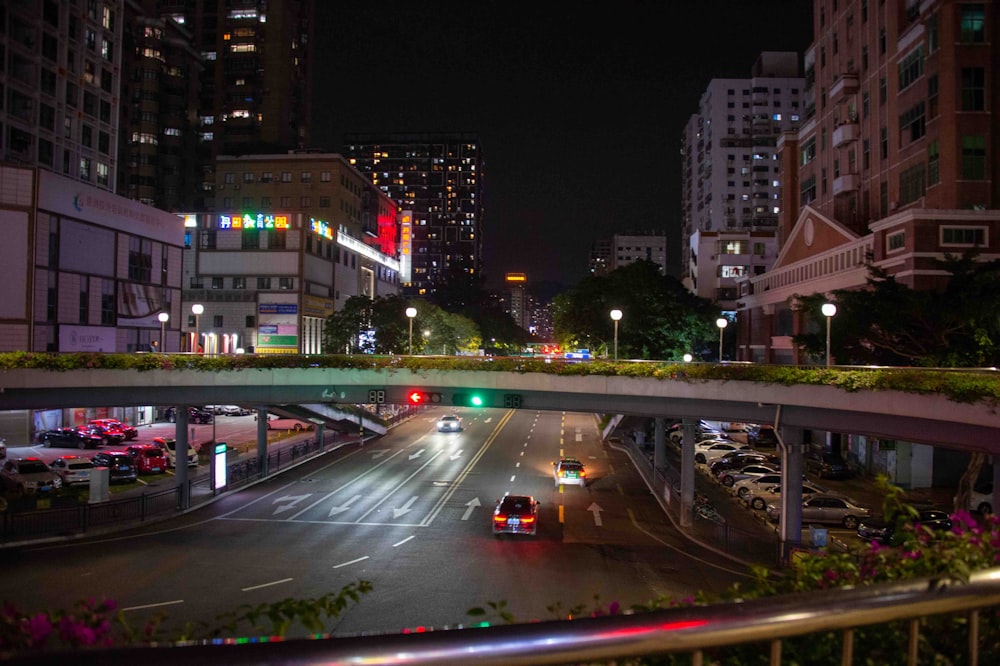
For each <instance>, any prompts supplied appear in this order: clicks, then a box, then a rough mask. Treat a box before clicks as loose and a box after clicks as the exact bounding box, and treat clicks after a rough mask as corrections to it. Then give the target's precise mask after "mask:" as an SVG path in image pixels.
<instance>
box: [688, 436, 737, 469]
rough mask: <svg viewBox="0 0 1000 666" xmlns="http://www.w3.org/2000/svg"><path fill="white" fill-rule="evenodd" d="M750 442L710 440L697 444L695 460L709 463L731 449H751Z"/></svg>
mask: <svg viewBox="0 0 1000 666" xmlns="http://www.w3.org/2000/svg"><path fill="white" fill-rule="evenodd" d="M749 450H750V446H749V445H748V444H740V443H739V442H721V441H708V442H702V443H700V444H696V445H695V449H694V461H695V462H696V463H703V464H705V463H709V462H711V461H713V460H715V459H716V458H721V457H722V456H723V455H725V454H727V453H729V452H730V451H749Z"/></svg>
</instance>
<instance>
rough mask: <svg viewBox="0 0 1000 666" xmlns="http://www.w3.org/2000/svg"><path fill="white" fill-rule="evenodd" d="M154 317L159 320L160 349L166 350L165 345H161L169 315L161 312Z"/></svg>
mask: <svg viewBox="0 0 1000 666" xmlns="http://www.w3.org/2000/svg"><path fill="white" fill-rule="evenodd" d="M156 318H157V319H159V320H160V351H161V352H164V351H166V347H164V346H163V336H164V334H165V333H166V330H167V322H168V321H170V315H169V314H167V313H166V312H161V313H160V314H158V315H156Z"/></svg>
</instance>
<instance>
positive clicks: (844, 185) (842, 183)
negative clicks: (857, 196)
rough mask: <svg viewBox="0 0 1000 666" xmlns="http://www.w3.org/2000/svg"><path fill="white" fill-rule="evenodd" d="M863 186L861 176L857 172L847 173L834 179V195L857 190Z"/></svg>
mask: <svg viewBox="0 0 1000 666" xmlns="http://www.w3.org/2000/svg"><path fill="white" fill-rule="evenodd" d="M860 187H861V176H859V175H858V174H856V173H846V174H844V175H843V176H838V177H837V178H834V179H833V196H837V195H838V194H850V193H852V192H857V191H858V189H859V188H860Z"/></svg>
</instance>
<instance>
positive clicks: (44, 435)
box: [37, 428, 104, 449]
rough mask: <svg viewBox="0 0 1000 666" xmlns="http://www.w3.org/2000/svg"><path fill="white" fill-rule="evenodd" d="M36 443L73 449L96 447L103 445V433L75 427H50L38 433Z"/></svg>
mask: <svg viewBox="0 0 1000 666" xmlns="http://www.w3.org/2000/svg"><path fill="white" fill-rule="evenodd" d="M37 439H38V443H39V444H42V445H43V446H47V447H52V446H59V447H68V448H75V449H96V448H98V447H100V446H103V445H104V435H103V434H100V433H90V432H83V431H81V430H77V429H76V428H52V429H51V430H43V431H42V432H40V433H38V437H37Z"/></svg>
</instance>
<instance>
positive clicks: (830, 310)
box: [820, 303, 837, 368]
mask: <svg viewBox="0 0 1000 666" xmlns="http://www.w3.org/2000/svg"><path fill="white" fill-rule="evenodd" d="M820 310H822V312H823V316H824V317H826V367H828V368H829V367H830V320H831V319H833V315H835V314H837V306H836V305H834V304H833V303H824V304H823V307H822V308H820Z"/></svg>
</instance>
